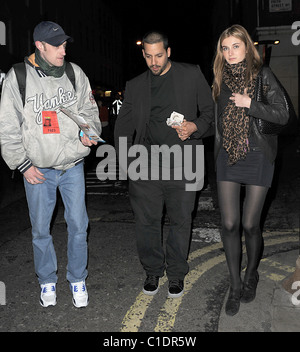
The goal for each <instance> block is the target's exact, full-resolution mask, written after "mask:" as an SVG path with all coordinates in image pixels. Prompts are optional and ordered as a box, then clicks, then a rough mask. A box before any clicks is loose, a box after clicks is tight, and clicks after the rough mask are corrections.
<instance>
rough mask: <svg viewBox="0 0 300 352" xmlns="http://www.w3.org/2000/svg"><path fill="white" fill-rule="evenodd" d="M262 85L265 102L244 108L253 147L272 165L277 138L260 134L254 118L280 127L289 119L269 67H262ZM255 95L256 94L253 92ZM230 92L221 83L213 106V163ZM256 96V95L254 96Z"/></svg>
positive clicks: (218, 147) (220, 145)
mask: <svg viewBox="0 0 300 352" xmlns="http://www.w3.org/2000/svg"><path fill="white" fill-rule="evenodd" d="M261 72H262V76H263V85H264V86H267V95H266V101H267V103H266V102H258V101H255V100H252V102H251V105H250V108H249V109H248V108H245V111H246V114H247V115H249V116H250V136H249V138H250V139H251V141H252V144H253V146H255V147H258V148H260V150H261V151H262V152H263V153H264V154H265V156H266V157H267V158H268V159H269V160H270V162H271V163H272V164H273V163H274V161H275V159H276V155H277V148H278V137H277V136H274V135H263V134H261V133H260V132H259V131H258V129H257V127H256V124H255V123H254V118H255V117H256V118H261V119H264V120H267V121H271V122H274V123H277V124H280V125H285V124H286V123H287V122H288V119H289V113H288V111H287V109H286V104H285V100H284V96H283V93H282V90H281V88H280V86H279V85H278V83H277V81H276V78H275V76H274V74H273V72H272V71H271V69H270V68H269V67H265V66H264V67H262V69H261ZM255 93H256V92H255ZM231 95H232V92H231V91H230V89H229V88H228V87H227V86H226V85H225V83H222V87H221V92H220V96H219V98H218V102H217V104H216V106H215V150H214V156H215V161H216V160H217V157H218V154H219V151H220V149H221V147H222V127H221V126H222V113H223V111H224V109H225V108H226V106H227V103H228V100H229V98H230V96H231ZM255 96H256V94H255Z"/></svg>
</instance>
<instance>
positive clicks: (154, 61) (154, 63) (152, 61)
mask: <svg viewBox="0 0 300 352" xmlns="http://www.w3.org/2000/svg"><path fill="white" fill-rule="evenodd" d="M151 65H152V66H156V58H155V57H152V58H151Z"/></svg>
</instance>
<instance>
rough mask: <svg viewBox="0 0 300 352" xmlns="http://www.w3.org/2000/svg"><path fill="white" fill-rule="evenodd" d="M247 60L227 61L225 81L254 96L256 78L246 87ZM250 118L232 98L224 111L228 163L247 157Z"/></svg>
mask: <svg viewBox="0 0 300 352" xmlns="http://www.w3.org/2000/svg"><path fill="white" fill-rule="evenodd" d="M246 67H247V66H246V60H243V61H242V62H239V63H237V64H233V65H230V64H228V63H227V62H226V64H225V67H224V72H223V82H224V83H225V84H226V85H227V86H228V88H229V89H230V90H231V91H232V92H233V93H239V94H244V90H245V88H247V94H248V95H249V96H250V98H251V99H252V98H253V97H254V90H255V80H252V81H250V82H249V84H248V86H247V87H246V83H245V78H246ZM249 121H250V119H249V116H247V115H246V112H245V108H239V107H237V106H235V103H234V102H233V101H231V100H229V101H228V104H227V106H226V108H225V110H224V113H223V120H222V127H223V148H224V149H225V150H226V152H227V153H228V164H229V165H234V164H235V163H236V162H237V161H239V160H243V159H245V158H246V156H247V153H248V151H249V150H250V148H249V139H248V137H249V129H250V123H249Z"/></svg>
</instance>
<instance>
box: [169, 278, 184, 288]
mask: <svg viewBox="0 0 300 352" xmlns="http://www.w3.org/2000/svg"><path fill="white" fill-rule="evenodd" d="M174 286H178V287H180V288H181V289H182V288H183V280H180V279H173V280H171V281H170V287H174Z"/></svg>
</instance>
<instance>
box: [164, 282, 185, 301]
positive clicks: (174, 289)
mask: <svg viewBox="0 0 300 352" xmlns="http://www.w3.org/2000/svg"><path fill="white" fill-rule="evenodd" d="M183 288H184V284H183V280H179V279H174V280H170V281H169V294H168V297H170V298H178V297H181V296H182V295H183Z"/></svg>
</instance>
